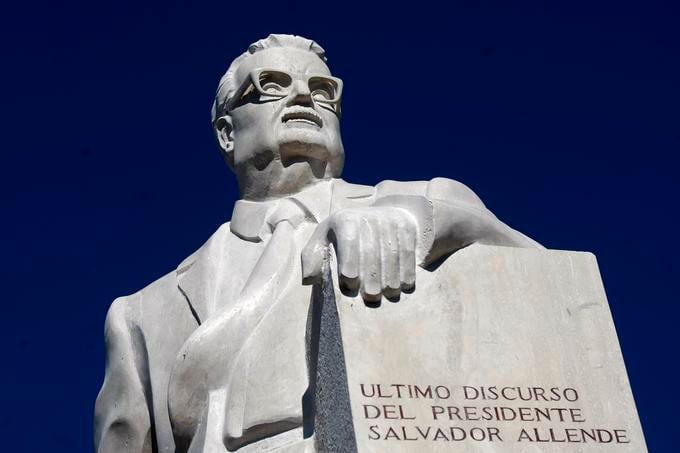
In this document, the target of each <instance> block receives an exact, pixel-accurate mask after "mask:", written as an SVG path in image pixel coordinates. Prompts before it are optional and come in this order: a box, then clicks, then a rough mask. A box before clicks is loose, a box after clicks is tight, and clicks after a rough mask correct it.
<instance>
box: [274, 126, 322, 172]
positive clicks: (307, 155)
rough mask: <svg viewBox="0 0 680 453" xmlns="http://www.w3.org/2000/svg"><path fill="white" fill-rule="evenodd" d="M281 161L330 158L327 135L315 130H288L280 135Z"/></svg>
mask: <svg viewBox="0 0 680 453" xmlns="http://www.w3.org/2000/svg"><path fill="white" fill-rule="evenodd" d="M279 153H280V155H281V161H282V162H284V164H285V162H286V161H301V160H302V161H304V160H307V159H310V160H322V161H327V160H329V158H330V153H329V151H328V140H327V137H326V136H325V135H324V134H322V133H321V132H319V131H314V130H293V129H290V130H287V131H285V132H284V133H282V134H281V135H280V137H279Z"/></svg>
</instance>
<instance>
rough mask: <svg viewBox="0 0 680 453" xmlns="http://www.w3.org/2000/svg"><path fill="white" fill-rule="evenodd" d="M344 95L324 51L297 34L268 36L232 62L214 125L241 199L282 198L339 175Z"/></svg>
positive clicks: (222, 82) (222, 83)
mask: <svg viewBox="0 0 680 453" xmlns="http://www.w3.org/2000/svg"><path fill="white" fill-rule="evenodd" d="M341 95H342V81H341V80H340V79H337V78H335V77H332V76H331V73H330V70H329V69H328V66H326V57H325V53H324V50H323V49H322V48H321V46H319V45H318V44H317V43H315V42H314V41H311V40H309V39H305V38H302V37H299V36H292V35H270V36H269V37H267V38H266V39H262V40H260V41H257V42H256V43H254V44H251V45H250V47H249V48H248V51H247V52H245V53H244V54H242V55H241V56H239V57H238V58H236V59H235V60H234V61H233V62H232V63H231V65H230V66H229V69H228V70H227V72H226V73H225V74H224V76H223V77H222V79H221V80H220V83H219V86H218V88H217V94H216V96H215V103H214V104H213V109H212V124H213V129H214V131H215V135H216V137H217V142H218V144H219V146H220V148H221V150H222V152H223V155H224V157H225V159H226V161H227V163H228V164H229V166H230V167H231V168H232V169H233V170H234V172H235V173H236V177H237V179H238V183H239V188H240V190H241V196H242V197H243V198H246V199H253V200H259V199H266V198H275V197H279V196H285V195H287V194H290V193H295V192H297V191H299V190H300V189H302V188H303V187H305V186H307V185H310V184H313V183H314V182H316V181H318V180H320V179H325V178H331V177H338V176H340V174H341V172H342V167H343V163H344V150H343V146H342V140H341V138H340V97H341Z"/></svg>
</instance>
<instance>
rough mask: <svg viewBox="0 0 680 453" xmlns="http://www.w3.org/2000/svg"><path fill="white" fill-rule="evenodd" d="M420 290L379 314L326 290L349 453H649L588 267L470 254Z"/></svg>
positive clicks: (533, 253) (564, 255)
mask: <svg viewBox="0 0 680 453" xmlns="http://www.w3.org/2000/svg"><path fill="white" fill-rule="evenodd" d="M416 283H417V289H416V291H415V292H414V293H412V294H404V295H402V296H401V299H400V300H399V301H397V302H390V301H387V300H383V301H382V303H381V304H380V305H379V306H367V305H366V304H364V303H363V301H362V300H361V298H360V296H354V297H349V296H346V295H343V294H342V293H340V292H339V291H338V290H337V288H338V286H337V281H335V282H334V284H333V286H334V291H333V292H334V293H335V303H336V306H337V315H339V316H338V318H339V324H340V330H341V335H342V344H343V348H342V349H343V350H344V360H345V363H346V375H347V378H346V379H347V383H348V385H347V387H346V388H345V389H341V392H340V393H339V394H347V389H348V392H349V400H350V405H349V406H350V408H351V414H350V415H349V417H350V418H351V419H352V420H353V426H352V427H350V428H353V433H354V435H353V436H349V437H347V434H343V435H344V436H345V438H349V439H350V440H354V439H355V441H356V447H354V446H351V448H350V449H349V450H347V451H352V450H353V449H354V448H356V450H357V451H358V452H360V453H364V452H393V453H397V452H404V453H405V452H424V451H427V452H437V451H442V452H443V451H447V452H451V451H460V452H518V453H519V452H530V451H531V452H533V451H535V452H571V453H573V452H599V451H611V452H617V453H619V452H636V453H637V452H646V451H647V449H646V446H645V441H644V436H643V433H642V429H641V427H640V423H639V419H638V416H637V412H636V409H635V403H634V401H633V396H632V394H631V390H630V386H629V383H628V378H627V375H626V370H625V367H624V363H623V358H622V356H621V350H620V348H619V344H618V340H617V337H616V332H615V329H614V324H613V322H612V317H611V314H610V311H609V307H608V304H607V299H606V296H605V293H604V289H603V286H602V282H601V279H600V275H599V272H598V268H597V263H596V261H595V257H594V256H593V255H592V254H590V253H581V252H563V251H553V250H529V249H516V248H504V247H490V246H479V245H474V246H471V247H468V248H466V249H464V250H461V251H459V252H458V253H456V254H454V255H453V256H451V257H449V258H448V259H447V260H445V261H444V262H443V264H441V265H440V266H439V267H438V268H436V269H431V270H427V271H426V270H423V269H419V270H418V274H417V280H416ZM333 292H330V291H326V295H325V297H324V304H325V306H324V310H327V309H329V308H330V307H332V302H333V300H332V299H333V297H332V293H333ZM333 311H334V310H333ZM331 313H332V311H331ZM336 319H337V318H336ZM331 324H332V322H331ZM325 328H328V327H327V326H325V325H324V324H323V323H321V332H322V334H323V332H324V329H325ZM338 341H339V339H338ZM323 349H324V347H323V345H322V347H321V350H320V357H321V356H323V354H324V352H323ZM334 354H335V355H336V357H337V351H335V352H334ZM340 366H341V365H340ZM326 390H328V389H326ZM322 406H323V405H322ZM341 407H342V406H341ZM346 413H347V411H346V410H344V409H343V410H342V411H340V414H339V415H340V417H339V419H338V421H337V422H334V421H333V413H332V404H331V405H330V406H329V405H328V404H327V405H326V407H319V408H318V412H317V417H321V419H322V420H321V421H322V424H323V425H324V429H325V432H326V433H328V432H330V433H334V432H335V433H338V432H339V433H343V432H345V433H346V428H347V426H344V427H338V426H335V427H334V426H333V424H334V423H339V424H342V423H345V424H346V423H347V419H348V418H347V416H346V415H345V414H346ZM317 424H318V420H317ZM343 429H345V431H343ZM319 435H321V437H322V439H320V440H317V442H321V443H320V444H318V445H323V434H322V433H320V432H317V433H316V436H317V437H318V436H319ZM322 450H323V449H322Z"/></svg>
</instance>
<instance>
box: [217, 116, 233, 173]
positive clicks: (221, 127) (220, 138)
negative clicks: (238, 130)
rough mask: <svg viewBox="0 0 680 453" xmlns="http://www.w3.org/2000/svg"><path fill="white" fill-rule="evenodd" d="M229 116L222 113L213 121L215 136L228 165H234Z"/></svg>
mask: <svg viewBox="0 0 680 453" xmlns="http://www.w3.org/2000/svg"><path fill="white" fill-rule="evenodd" d="M233 130H234V129H233V126H232V121H231V116H229V115H224V116H221V117H219V118H218V119H217V120H216V121H215V136H216V137H217V143H218V144H219V145H220V148H221V149H222V151H223V153H224V158H225V159H226V161H227V163H228V164H229V166H230V167H232V168H233V167H234V134H233Z"/></svg>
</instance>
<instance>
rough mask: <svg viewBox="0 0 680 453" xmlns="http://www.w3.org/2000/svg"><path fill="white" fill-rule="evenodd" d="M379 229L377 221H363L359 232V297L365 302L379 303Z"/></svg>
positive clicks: (380, 286) (380, 287)
mask: <svg viewBox="0 0 680 453" xmlns="http://www.w3.org/2000/svg"><path fill="white" fill-rule="evenodd" d="M379 227H380V225H379V223H378V219H363V220H362V221H361V228H360V231H359V236H360V241H361V243H360V246H359V248H360V250H361V261H360V269H359V278H360V279H361V295H362V297H363V298H364V300H365V301H367V302H376V301H379V300H380V292H381V289H382V285H381V281H380V280H381V271H380V230H379Z"/></svg>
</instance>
